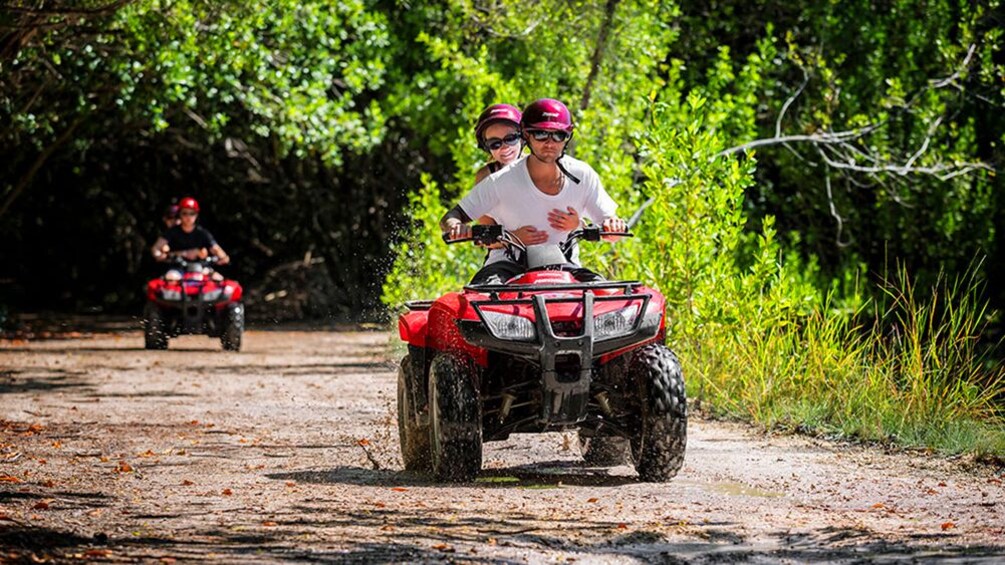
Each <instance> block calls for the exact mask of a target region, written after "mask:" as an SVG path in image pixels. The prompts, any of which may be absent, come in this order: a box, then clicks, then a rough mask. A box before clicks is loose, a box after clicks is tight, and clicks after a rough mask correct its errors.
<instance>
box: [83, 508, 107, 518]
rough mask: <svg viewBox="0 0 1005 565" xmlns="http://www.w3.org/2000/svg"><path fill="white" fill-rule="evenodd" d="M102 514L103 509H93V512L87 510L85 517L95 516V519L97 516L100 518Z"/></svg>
mask: <svg viewBox="0 0 1005 565" xmlns="http://www.w3.org/2000/svg"><path fill="white" fill-rule="evenodd" d="M102 512H104V509H102V508H95V509H94V510H89V511H88V512H87V515H88V516H95V517H97V516H101V513H102Z"/></svg>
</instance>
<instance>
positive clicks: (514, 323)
mask: <svg viewBox="0 0 1005 565" xmlns="http://www.w3.org/2000/svg"><path fill="white" fill-rule="evenodd" d="M482 317H483V318H484V319H485V323H486V324H487V325H488V327H489V331H490V332H492V335H494V336H496V337H498V338H500V339H511V340H514V341H534V339H536V338H537V330H536V329H535V328H534V322H532V321H530V320H528V319H527V318H524V317H523V316H513V315H511V314H502V313H499V312H486V311H484V310H482Z"/></svg>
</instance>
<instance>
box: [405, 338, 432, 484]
mask: <svg viewBox="0 0 1005 565" xmlns="http://www.w3.org/2000/svg"><path fill="white" fill-rule="evenodd" d="M418 376H419V375H418V373H417V372H416V367H415V366H414V364H413V363H412V356H411V355H406V356H405V357H404V358H403V359H402V360H401V364H400V365H398V440H399V442H400V443H401V461H402V463H403V464H404V466H405V470H406V471H418V472H421V473H428V472H429V471H431V470H432V468H433V465H432V459H431V455H430V452H429V450H430V443H429V425H428V424H422V423H421V419H420V417H419V412H420V411H421V410H420V409H419V407H417V406H416V405H415V398H414V394H413V393H412V391H413V390H415V389H414V388H413V387H415V386H417V385H418V382H419V381H418Z"/></svg>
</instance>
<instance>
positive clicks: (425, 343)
mask: <svg viewBox="0 0 1005 565" xmlns="http://www.w3.org/2000/svg"><path fill="white" fill-rule="evenodd" d="M576 283H577V281H576V280H575V279H574V278H573V277H572V275H571V274H570V273H568V272H564V271H532V272H528V273H524V274H522V275H520V276H518V277H515V278H513V279H511V280H510V281H508V283H507V284H511V285H541V286H544V285H549V286H552V285H562V284H576ZM584 292H585V291H583V290H574V289H570V290H561V289H558V290H555V289H554V287H553V286H552V290H541V291H535V290H534V289H533V288H527V286H524V288H522V289H520V290H519V291H516V290H514V291H512V292H505V291H504V292H499V293H498V295H497V300H503V301H506V300H520V299H523V300H526V299H528V298H529V297H531V296H544V297H545V298H546V299H547V300H561V299H569V300H570V301H568V302H561V301H559V302H548V303H547V312H548V319H549V320H550V322H551V324H552V326H553V327H556V328H558V327H563V325H567V326H572V325H576V324H581V323H582V319H583V303H582V302H581V301H577V299H581V298H582V297H583V293H584ZM591 292H593V294H594V296H596V297H607V298H606V299H604V300H602V301H597V302H596V303H595V305H594V310H593V315H594V317H597V316H601V315H603V314H606V313H609V312H614V311H617V310H620V309H623V308H630V307H632V306H633V305H636V307H638V306H639V305H641V304H642V303H643V302H641V301H640V300H639V297H640V296H643V295H648V297H649V298H648V302H647V303H645V304H646V311H645V312H643V313H642V314H641V316H645V315H647V314H648V315H654V314H659V316H660V321H659V331H658V333H657V334H656V335H655V336H654V337H652V338H649V339H647V340H645V341H639V342H636V343H632V344H630V345H627V346H625V347H623V348H620V349H617V350H614V351H611V352H608V353H604V354H603V355H601V356H600V357H599V359H600V363H601V364H606V363H608V362H610V361H611V360H612V359H614V358H616V357H618V356H620V355H623V354H625V353H627V352H629V351H633V350H635V349H638V348H640V347H643V346H645V345H648V344H650V343H656V342H659V343H662V342H663V341H665V337H666V320H665V316H664V315H663V314H664V311H665V308H666V302H665V300H664V298H663V295H662V294H660V293H659V292H658V291H656V290H654V289H651V288H648V287H644V286H635V287H634V288H633V291H632V293H631V294H625V290H624V288H598V289H594V290H591ZM618 295H624V296H625V299H624V300H618V299H617V298H616V297H617V296H618ZM490 299H491V297H490V296H489V295H488V294H484V293H480V292H473V291H468V290H465V291H464V292H460V293H458V292H451V293H448V294H445V295H443V296H442V297H440V298H439V299H437V300H435V301H433V302H431V303H429V302H424V303H422V305H421V307H419V308H415V309H412V310H410V311H408V312H406V313H404V314H402V315H401V316H400V317H399V318H398V334H399V336H400V337H401V339H402V340H403V341H405V342H406V343H408V344H409V345H413V346H416V347H422V348H427V347H428V348H430V349H432V350H436V351H450V352H454V353H458V354H461V355H464V356H465V357H468V358H470V359H472V360H473V361H474V362H475V363H477V364H478V365H480V366H482V367H485V366H487V365H488V350H487V349H484V348H482V347H477V346H474V345H471V344H470V343H468V342H467V341H466V340H465V339H464V337H463V336H462V334H461V331H460V328H459V327H458V322H461V321H466V322H480V320H481V319H480V317H479V315H478V312H477V311H476V309H475V308H474V306H473V304H475V305H478V306H479V307H480V308H481V309H482V310H483V311H488V312H499V313H503V314H510V315H517V316H520V317H524V318H528V319H530V320H534V319H535V313H534V308H533V305H532V304H530V303H523V304H505V305H504V304H485V305H482V304H479V303H481V302H486V301H489V300H490Z"/></svg>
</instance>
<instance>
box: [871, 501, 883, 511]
mask: <svg viewBox="0 0 1005 565" xmlns="http://www.w3.org/2000/svg"><path fill="white" fill-rule="evenodd" d="M872 507H873V508H875V509H877V510H880V509H883V508H886V505H885V504H883V503H882V502H877V503H876V504H873V505H872Z"/></svg>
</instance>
